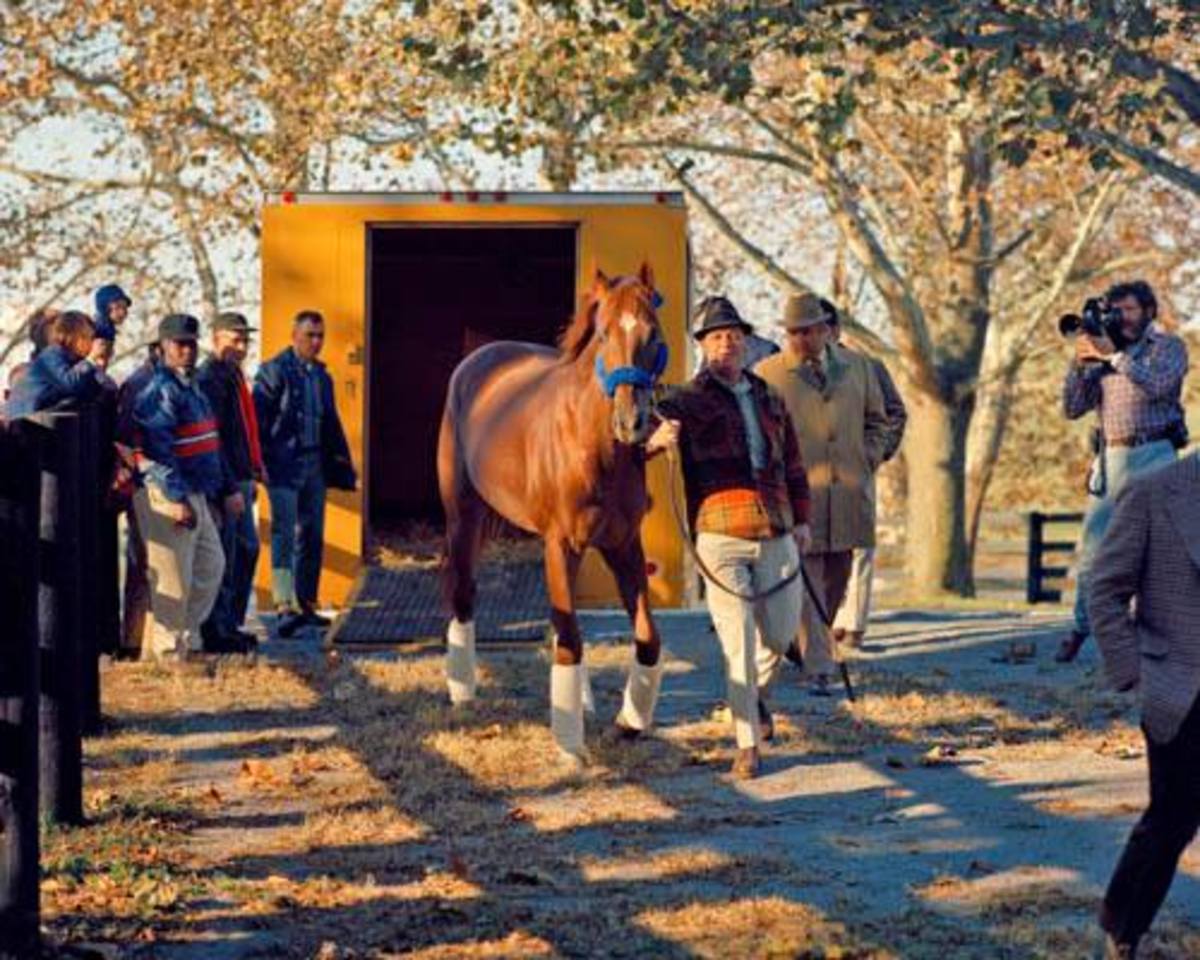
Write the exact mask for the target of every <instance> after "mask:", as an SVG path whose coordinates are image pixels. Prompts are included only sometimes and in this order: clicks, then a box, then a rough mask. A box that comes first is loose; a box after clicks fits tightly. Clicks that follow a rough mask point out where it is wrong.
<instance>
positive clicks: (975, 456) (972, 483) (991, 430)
mask: <svg viewBox="0 0 1200 960" xmlns="http://www.w3.org/2000/svg"><path fill="white" fill-rule="evenodd" d="M1016 376H1017V370H1016V368H1015V367H1014V368H1012V369H1011V370H1010V371H1006V372H1004V373H1003V374H1001V375H1000V376H999V377H998V379H997V380H996V381H995V382H992V383H989V384H987V386H986V387H984V388H982V389H981V390H980V391H979V393H978V397H979V403H978V406H977V408H976V411H975V416H974V419H973V422H972V424H971V432H970V436H969V438H968V442H967V555H968V557H969V558H970V562H971V565H972V567H974V565H975V556H976V552H977V550H978V547H979V527H980V524H981V522H982V520H983V509H984V506H985V505H986V503H987V495H988V488H989V487H990V486H991V483H992V477H993V476H994V475H995V472H996V463H997V462H998V461H999V459H1000V448H1001V447H1002V446H1003V444H1004V434H1005V431H1006V430H1007V429H1008V418H1009V414H1010V413H1011V412H1012V403H1013V392H1014V389H1015V386H1016Z"/></svg>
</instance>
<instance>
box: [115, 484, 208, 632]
mask: <svg viewBox="0 0 1200 960" xmlns="http://www.w3.org/2000/svg"><path fill="white" fill-rule="evenodd" d="M187 499H188V504H189V505H190V506H191V508H192V512H193V513H194V514H195V515H196V526H195V527H194V528H193V529H191V530H189V529H188V528H187V527H181V526H179V525H178V524H176V523H175V521H174V520H172V519H171V518H170V517H169V516H168V515H167V510H168V509H169V507H170V501H169V500H167V498H166V497H165V496H164V495H163V493H162V491H161V490H159V489H158V487H157V486H155V485H154V484H153V483H149V484H147V485H146V496H145V497H139V498H136V499H135V500H134V508H135V509H136V510H137V514H138V526H139V528H140V529H141V531H142V535H143V536H144V537H145V538H146V561H147V562H146V572H147V575H148V578H149V580H150V607H151V609H152V610H153V612H154V623H153V625H152V627H151V633H150V649H151V651H152V652H153V653H154V655H155V656H162V655H163V654H167V653H171V652H175V653H177V654H179V655H180V656H183V655H186V654H187V653H189V652H198V651H200V650H201V649H203V643H202V641H201V639H200V624H201V623H203V622H204V621H205V620H206V619H207V618H208V615H209V613H210V612H211V611H212V606H213V604H214V603H215V602H216V599H217V592H218V591H219V590H220V589H221V577H222V576H223V575H224V573H225V555H224V553H222V551H221V533H220V531H219V530H217V525H216V523H214V522H213V518H212V513H211V512H210V511H209V509H208V503H207V502H206V501H205V499H204V497H201V496H199V495H195V494H193V495H192V496H189V497H188V498H187Z"/></svg>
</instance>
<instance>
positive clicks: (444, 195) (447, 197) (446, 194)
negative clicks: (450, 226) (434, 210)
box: [440, 190, 454, 203]
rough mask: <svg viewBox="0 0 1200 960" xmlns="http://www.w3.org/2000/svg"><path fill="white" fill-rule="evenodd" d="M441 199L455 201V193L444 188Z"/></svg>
mask: <svg viewBox="0 0 1200 960" xmlns="http://www.w3.org/2000/svg"><path fill="white" fill-rule="evenodd" d="M440 199H441V201H442V203H453V202H454V194H452V193H451V192H450V191H449V190H444V191H442V194H441V197H440Z"/></svg>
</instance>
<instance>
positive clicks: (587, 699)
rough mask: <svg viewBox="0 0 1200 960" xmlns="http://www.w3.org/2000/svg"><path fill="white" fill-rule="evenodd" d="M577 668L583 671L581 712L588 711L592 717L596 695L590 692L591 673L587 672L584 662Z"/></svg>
mask: <svg viewBox="0 0 1200 960" xmlns="http://www.w3.org/2000/svg"><path fill="white" fill-rule="evenodd" d="M579 669H580V670H581V671H582V672H583V712H584V713H590V714H591V715H592V716H593V717H594V716H595V715H596V697H595V696H594V695H593V694H592V675H591V674H590V673H588V668H587V664H586V663H580V664H579Z"/></svg>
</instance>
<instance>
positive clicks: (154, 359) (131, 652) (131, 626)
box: [116, 342, 162, 660]
mask: <svg viewBox="0 0 1200 960" xmlns="http://www.w3.org/2000/svg"><path fill="white" fill-rule="evenodd" d="M161 356H162V350H161V348H160V347H159V345H158V343H157V342H156V343H152V344H150V345H149V346H148V347H147V348H146V359H145V360H144V361H143V362H142V364H141V366H139V367H138V368H137V369H136V370H134V371H133V373H131V374H130V375H129V376H128V377H126V378H125V382H124V383H122V384H121V386H120V388H119V389H118V391H117V426H116V434H117V451H118V456H119V457H120V458H121V460H122V463H123V464H124V466H125V467H126V469H128V470H129V471H130V478H129V479H130V490H129V497H130V502H129V505H128V507H127V508H126V510H125V519H126V524H127V528H126V537H125V585H124V589H123V597H122V603H121V649H120V651H119V652H118V656H119V657H122V658H127V659H132V660H136V659H137V658H138V657H139V656H140V655H141V653H142V650H143V649H144V648H145V645H146V643H147V641H148V640H149V638H150V637H149V633H148V630H147V628H148V624H149V613H150V581H149V579H148V576H147V574H148V571H147V568H146V538H145V534H144V533H143V532H142V528H141V525H140V523H139V522H138V517H139V516H142V515H144V514H145V512H146V510H147V509H148V503H147V494H146V487H145V484H144V483H143V482H142V476H141V472H140V469H139V466H140V463H141V462H142V453H143V451H142V439H141V433H140V432H139V431H138V429H137V424H136V423H135V422H134V418H133V412H134V407H135V406H136V404H137V401H138V398H139V397H140V396H141V394H142V392H143V391H144V390H145V389H146V387H148V386H149V385H150V381H151V380H152V379H154V374H155V373H156V372H157V370H158V365H159V361H160V359H161Z"/></svg>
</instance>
